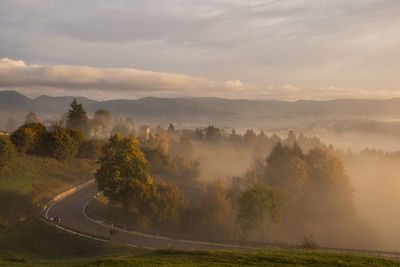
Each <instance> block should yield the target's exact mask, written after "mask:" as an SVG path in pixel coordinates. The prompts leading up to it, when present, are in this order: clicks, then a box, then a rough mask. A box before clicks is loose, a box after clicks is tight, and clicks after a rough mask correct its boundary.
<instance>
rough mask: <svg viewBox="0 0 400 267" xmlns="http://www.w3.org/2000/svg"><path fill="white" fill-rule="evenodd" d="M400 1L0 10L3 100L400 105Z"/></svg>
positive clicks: (136, 2) (23, 4)
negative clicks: (20, 96) (366, 101)
mask: <svg viewBox="0 0 400 267" xmlns="http://www.w3.org/2000/svg"><path fill="white" fill-rule="evenodd" d="M399 14H400V1H398V0H384V1H382V0H323V1H321V0H264V1H261V0H246V1H244V0H243V1H242V0H231V1H227V0H214V1H210V0H197V1H193V0H112V1H111V0H57V1H56V0H1V1H0V90H18V91H20V92H22V93H24V94H27V95H30V96H37V95H41V94H48V95H84V96H89V97H91V98H95V99H112V98H139V97H144V96H158V97H198V96H201V97H205V96H216V97H225V98H250V99H279V100H298V99H334V98H393V97H400V74H399V71H400V49H399V48H400V16H399Z"/></svg>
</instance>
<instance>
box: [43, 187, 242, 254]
mask: <svg viewBox="0 0 400 267" xmlns="http://www.w3.org/2000/svg"><path fill="white" fill-rule="evenodd" d="M97 193H98V190H97V185H96V184H95V183H94V181H93V182H92V183H89V184H88V185H87V186H85V187H83V188H80V189H79V190H77V191H75V192H74V193H72V194H70V195H68V196H67V197H65V198H62V199H60V200H58V201H57V202H55V203H54V204H52V205H51V206H50V207H49V208H48V209H47V211H46V217H48V218H52V217H59V218H60V222H59V224H58V225H59V226H61V227H64V228H66V229H69V230H72V231H73V232H77V233H81V234H83V235H85V236H87V237H92V238H98V239H105V240H110V241H111V242H116V243H120V244H125V245H129V246H137V247H143V248H150V249H163V248H172V249H233V248H243V247H238V246H232V245H227V244H215V243H208V242H196V241H192V240H180V239H173V238H167V237H159V236H150V235H145V234H141V233H137V232H132V231H124V230H122V229H118V234H117V235H111V230H112V229H113V228H112V227H110V226H107V225H104V224H102V223H101V222H99V221H95V220H93V219H91V218H89V217H88V216H87V215H86V214H85V211H84V209H85V206H86V205H87V203H88V202H89V201H90V200H91V199H92V198H93V197H94V196H95V195H96V194H97Z"/></svg>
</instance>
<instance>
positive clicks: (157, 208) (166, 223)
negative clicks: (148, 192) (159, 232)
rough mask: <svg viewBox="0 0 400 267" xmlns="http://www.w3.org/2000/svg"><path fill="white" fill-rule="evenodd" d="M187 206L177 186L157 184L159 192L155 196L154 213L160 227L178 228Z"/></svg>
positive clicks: (163, 183)
mask: <svg viewBox="0 0 400 267" xmlns="http://www.w3.org/2000/svg"><path fill="white" fill-rule="evenodd" d="M185 205H186V203H185V199H184V196H183V194H182V192H181V191H180V190H179V188H178V187H177V186H176V185H173V184H167V183H165V182H158V183H157V191H156V194H155V195H154V213H155V217H156V221H157V224H158V225H159V227H161V228H164V229H173V228H174V227H176V226H177V225H178V222H179V221H180V216H181V211H182V209H183V208H184V207H185Z"/></svg>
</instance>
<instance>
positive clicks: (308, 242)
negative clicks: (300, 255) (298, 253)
mask: <svg viewBox="0 0 400 267" xmlns="http://www.w3.org/2000/svg"><path fill="white" fill-rule="evenodd" d="M301 248H304V249H317V248H318V245H317V242H315V240H314V239H313V237H312V235H310V236H308V237H307V236H305V237H304V239H303V244H302V245H301Z"/></svg>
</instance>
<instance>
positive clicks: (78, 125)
mask: <svg viewBox="0 0 400 267" xmlns="http://www.w3.org/2000/svg"><path fill="white" fill-rule="evenodd" d="M67 128H71V129H76V130H80V131H82V132H83V133H85V134H87V132H88V117H87V115H86V111H85V109H84V108H83V106H82V104H80V103H78V101H76V98H74V100H73V101H72V103H71V109H70V110H69V111H68V118H67Z"/></svg>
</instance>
